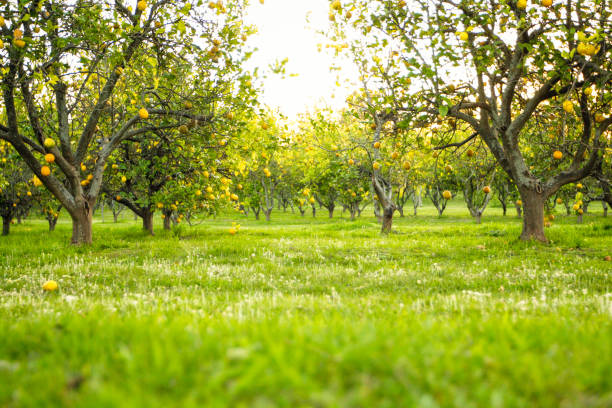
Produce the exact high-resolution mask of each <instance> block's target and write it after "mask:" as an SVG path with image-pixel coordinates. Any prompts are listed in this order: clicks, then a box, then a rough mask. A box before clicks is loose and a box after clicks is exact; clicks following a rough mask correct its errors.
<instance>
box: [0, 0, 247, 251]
mask: <svg viewBox="0 0 612 408" xmlns="http://www.w3.org/2000/svg"><path fill="white" fill-rule="evenodd" d="M242 6H243V5H242V1H240V0H235V1H233V0H232V1H227V2H224V3H223V4H219V3H216V6H215V7H212V8H195V7H192V5H191V3H189V2H186V1H173V2H168V1H165V0H151V1H141V2H137V1H131V2H130V4H128V2H124V1H121V0H117V1H114V0H113V1H107V0H100V1H96V2H94V3H92V4H90V3H88V4H82V3H81V2H76V3H71V2H66V1H60V0H54V1H42V0H38V1H32V2H27V3H26V2H10V3H7V4H6V5H5V6H3V7H2V11H0V13H2V18H3V20H4V25H3V26H2V28H1V30H2V33H3V36H4V38H7V37H8V38H11V42H10V43H7V44H6V46H5V47H4V48H3V49H2V50H0V75H1V79H0V80H1V81H2V86H3V105H4V111H3V115H2V118H1V122H0V138H1V139H3V140H6V141H8V142H9V143H11V144H12V145H13V146H14V147H15V149H16V150H17V152H18V153H19V155H20V156H21V157H22V158H23V159H24V161H25V162H26V163H27V165H28V167H29V168H30V169H31V170H32V171H33V172H34V173H35V174H36V176H37V177H39V179H40V180H41V181H42V182H43V184H44V185H45V187H46V188H47V189H49V191H50V192H51V193H52V194H53V196H55V197H56V198H57V199H58V200H59V201H60V203H61V204H62V205H63V206H64V208H65V209H66V211H67V212H68V213H69V214H70V216H71V218H72V222H73V226H74V228H73V236H72V243H74V244H82V243H90V242H91V239H92V238H91V230H92V222H91V220H92V218H91V216H92V211H93V208H94V206H95V204H96V201H97V198H98V196H99V193H100V190H101V187H102V184H103V172H104V166H105V165H106V162H107V160H108V158H109V156H110V155H111V153H112V152H113V151H114V150H115V149H116V148H117V146H118V145H119V144H120V143H121V142H122V141H123V140H125V139H129V138H132V137H134V136H136V135H140V134H146V133H147V132H149V131H150V130H151V128H156V127H158V126H159V122H160V121H163V120H167V121H171V122H172V124H171V126H183V125H186V124H188V123H190V122H191V121H194V120H195V121H197V122H198V123H199V124H201V125H203V124H205V123H207V122H209V121H210V118H211V117H212V113H211V112H210V111H206V110H196V109H195V108H194V109H189V108H188V106H185V105H184V104H183V103H180V104H176V103H174V102H175V101H176V100H177V99H186V100H189V95H188V92H189V89H183V90H182V92H181V93H180V94H177V95H176V97H175V98H173V99H172V100H164V99H156V98H154V97H152V96H151V97H150V104H148V103H146V101H144V94H143V93H140V95H137V96H139V97H140V98H139V99H137V103H136V104H134V105H133V106H131V107H130V108H129V109H128V108H127V107H126V109H125V110H124V111H123V112H118V113H119V116H116V115H117V112H114V113H112V115H113V116H112V117H111V113H110V112H109V111H110V110H111V109H112V106H113V99H123V98H133V96H132V95H129V91H128V90H129V89H137V90H140V89H141V88H142V86H143V85H144V82H146V85H147V86H149V87H150V88H151V90H152V92H151V93H152V94H155V92H154V90H155V88H156V87H158V86H159V83H160V82H162V81H163V79H164V78H163V76H162V73H163V71H164V66H165V65H164V64H172V63H174V62H175V60H176V59H177V58H178V59H181V60H183V61H188V62H189V63H191V64H192V66H193V68H194V72H193V73H194V74H196V75H193V76H192V75H188V76H187V77H186V78H193V77H196V79H197V78H198V77H199V78H204V77H206V78H208V79H207V80H204V79H202V80H201V81H200V83H199V84H196V83H195V82H194V85H196V87H195V88H192V89H201V88H203V87H206V85H207V84H208V82H207V81H212V80H213V79H211V78H215V73H216V72H223V71H224V70H230V71H231V72H233V73H234V76H235V77H236V81H235V82H236V83H238V82H240V81H239V78H238V77H239V75H236V74H235V72H236V70H237V69H239V66H240V62H241V61H242V60H243V57H244V55H245V53H246V50H245V49H244V48H243V46H244V41H245V40H246V38H247V35H248V34H249V30H250V29H249V28H248V27H247V26H246V25H243V24H242ZM201 61H206V62H205V63H202V62H201ZM196 70H198V71H196ZM149 71H157V73H158V75H156V77H155V78H154V80H153V81H149V79H148V76H147V75H141V74H142V73H143V72H149ZM127 78H129V80H130V81H129V82H127V80H126V79H127ZM245 83H246V81H245ZM122 85H123V86H122ZM162 85H163V82H162ZM231 92H232V89H227V90H226V93H231ZM150 121H154V122H155V123H153V125H151V123H150ZM111 122H112V123H111ZM169 125H170V124H169ZM102 129H104V134H101V131H102ZM47 154H52V155H53V156H54V159H55V160H54V164H53V165H52V166H47V165H44V166H43V165H42V163H43V162H42V159H43V157H44V156H45V155H47ZM88 157H89V159H88ZM88 164H89V165H88ZM57 175H61V177H59V178H58V177H57ZM62 178H65V180H66V182H65V183H64V182H62V181H61V179H62ZM84 181H85V182H88V183H85V184H86V185H83V184H82V182H84Z"/></svg>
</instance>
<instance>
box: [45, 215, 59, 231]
mask: <svg viewBox="0 0 612 408" xmlns="http://www.w3.org/2000/svg"><path fill="white" fill-rule="evenodd" d="M47 221H49V231H50V232H53V231H55V226H56V225H57V218H51V219H48V220H47Z"/></svg>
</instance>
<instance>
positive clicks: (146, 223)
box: [142, 210, 155, 235]
mask: <svg viewBox="0 0 612 408" xmlns="http://www.w3.org/2000/svg"><path fill="white" fill-rule="evenodd" d="M142 228H143V229H144V230H147V231H149V234H151V235H155V234H154V233H153V211H151V210H144V211H143V213H142Z"/></svg>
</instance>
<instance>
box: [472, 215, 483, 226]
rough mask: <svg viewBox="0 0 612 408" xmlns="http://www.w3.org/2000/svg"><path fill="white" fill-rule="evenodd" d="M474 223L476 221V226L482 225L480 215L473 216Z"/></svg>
mask: <svg viewBox="0 0 612 408" xmlns="http://www.w3.org/2000/svg"><path fill="white" fill-rule="evenodd" d="M474 221H476V224H482V214H476V215H474Z"/></svg>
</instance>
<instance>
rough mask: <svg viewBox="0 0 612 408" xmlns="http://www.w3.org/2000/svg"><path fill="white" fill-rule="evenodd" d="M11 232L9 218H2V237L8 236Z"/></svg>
mask: <svg viewBox="0 0 612 408" xmlns="http://www.w3.org/2000/svg"><path fill="white" fill-rule="evenodd" d="M10 231H11V217H2V235H8V234H9V232H10Z"/></svg>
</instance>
